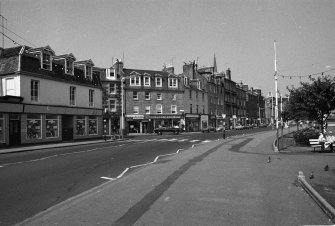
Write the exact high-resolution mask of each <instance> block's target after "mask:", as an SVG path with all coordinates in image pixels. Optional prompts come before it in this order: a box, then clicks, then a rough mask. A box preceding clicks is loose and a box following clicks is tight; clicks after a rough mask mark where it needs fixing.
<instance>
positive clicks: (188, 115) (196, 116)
mask: <svg viewBox="0 0 335 226" xmlns="http://www.w3.org/2000/svg"><path fill="white" fill-rule="evenodd" d="M185 117H186V118H199V115H196V114H186V116H185Z"/></svg>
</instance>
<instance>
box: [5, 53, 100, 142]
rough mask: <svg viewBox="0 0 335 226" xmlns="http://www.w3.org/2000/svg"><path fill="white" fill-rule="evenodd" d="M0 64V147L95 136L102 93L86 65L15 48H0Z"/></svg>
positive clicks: (69, 58) (89, 65)
mask: <svg viewBox="0 0 335 226" xmlns="http://www.w3.org/2000/svg"><path fill="white" fill-rule="evenodd" d="M0 65H1V67H0V88H1V89H0V143H1V144H2V145H5V146H12V145H20V144H31V143H45V142H60V141H63V140H78V139H89V138H98V137H101V135H102V90H101V83H100V79H99V77H98V76H95V75H93V73H92V72H93V71H92V67H93V66H94V64H93V62H92V60H87V61H76V58H75V57H74V55H73V54H71V53H70V54H64V55H58V56H57V55H56V54H55V52H54V51H53V50H52V49H51V47H50V46H46V47H41V48H30V47H26V46H19V47H14V48H8V49H1V53H0Z"/></svg>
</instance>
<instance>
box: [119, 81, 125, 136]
mask: <svg viewBox="0 0 335 226" xmlns="http://www.w3.org/2000/svg"><path fill="white" fill-rule="evenodd" d="M125 78H126V77H122V78H121V123H120V138H121V139H123V131H124V87H123V81H124V80H125Z"/></svg>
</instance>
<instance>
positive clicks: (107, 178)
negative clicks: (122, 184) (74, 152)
mask: <svg viewBox="0 0 335 226" xmlns="http://www.w3.org/2000/svg"><path fill="white" fill-rule="evenodd" d="M100 178H101V179H105V180H116V179H115V178H112V177H100Z"/></svg>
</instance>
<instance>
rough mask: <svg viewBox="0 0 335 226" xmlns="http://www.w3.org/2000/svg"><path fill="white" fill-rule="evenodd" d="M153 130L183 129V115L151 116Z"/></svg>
mask: <svg viewBox="0 0 335 226" xmlns="http://www.w3.org/2000/svg"><path fill="white" fill-rule="evenodd" d="M149 120H151V122H152V125H153V129H155V128H159V127H168V128H169V127H182V115H167V114H166V115H159V114H157V115H149Z"/></svg>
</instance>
